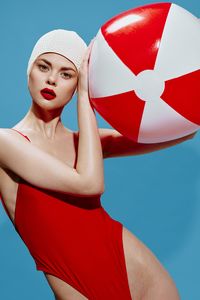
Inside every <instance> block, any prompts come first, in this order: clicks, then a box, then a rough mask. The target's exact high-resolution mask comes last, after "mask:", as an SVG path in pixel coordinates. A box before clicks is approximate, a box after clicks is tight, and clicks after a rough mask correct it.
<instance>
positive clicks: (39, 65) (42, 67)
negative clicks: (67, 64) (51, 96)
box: [38, 63, 73, 78]
mask: <svg viewBox="0 0 200 300" xmlns="http://www.w3.org/2000/svg"><path fill="white" fill-rule="evenodd" d="M38 67H39V69H42V70H46V69H48V67H47V66H45V65H43V64H40V63H38ZM61 69H63V68H61ZM65 69H70V70H72V69H71V68H65ZM62 74H65V75H66V76H64V77H65V78H71V77H72V76H73V75H72V74H70V73H67V72H63V73H62Z"/></svg>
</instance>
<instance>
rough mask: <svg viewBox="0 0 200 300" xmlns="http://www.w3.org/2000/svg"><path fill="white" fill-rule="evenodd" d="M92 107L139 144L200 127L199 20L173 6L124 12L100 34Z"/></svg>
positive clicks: (93, 71)
mask: <svg viewBox="0 0 200 300" xmlns="http://www.w3.org/2000/svg"><path fill="white" fill-rule="evenodd" d="M88 76H89V97H90V101H91V105H92V106H93V107H94V109H95V110H96V111H97V112H98V113H99V114H100V115H101V116H102V117H103V119H104V120H105V121H107V123H109V124H110V125H111V126H112V127H113V128H114V129H116V130H117V131H119V132H120V133H121V134H122V135H124V136H126V137H128V138H130V139H132V140H133V141H136V142H139V143H157V142H164V141H169V140H173V139H177V138H179V137H183V136H186V135H188V134H191V133H193V132H195V131H197V130H198V129H199V127H200V22H199V19H198V18H197V17H195V16H194V15H193V14H191V13H190V12H189V11H187V10H185V9H184V8H182V7H180V6H178V5H176V4H173V3H167V2H165V3H155V4H154V3H153V4H149V5H145V6H141V7H137V8H133V9H130V10H128V11H125V12H123V13H121V14H119V15H117V16H115V17H113V18H112V19H111V20H109V21H107V22H106V23H105V24H104V25H103V26H102V27H101V28H100V29H99V31H98V33H97V35H96V38H95V41H94V43H93V47H92V50H91V55H90V61H89V75H88Z"/></svg>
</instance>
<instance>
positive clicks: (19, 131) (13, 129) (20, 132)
mask: <svg viewBox="0 0 200 300" xmlns="http://www.w3.org/2000/svg"><path fill="white" fill-rule="evenodd" d="M11 129H12V130H15V131H17V132H18V133H20V134H21V135H22V136H24V137H25V138H26V139H27V140H29V142H30V141H31V140H30V139H29V138H28V137H27V135H24V134H23V133H21V132H20V131H18V130H17V129H14V128H11Z"/></svg>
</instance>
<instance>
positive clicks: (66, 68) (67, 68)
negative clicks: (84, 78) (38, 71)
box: [38, 58, 76, 72]
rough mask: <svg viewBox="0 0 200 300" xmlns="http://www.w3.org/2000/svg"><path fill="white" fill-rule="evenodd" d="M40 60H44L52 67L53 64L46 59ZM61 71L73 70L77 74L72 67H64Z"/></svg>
mask: <svg viewBox="0 0 200 300" xmlns="http://www.w3.org/2000/svg"><path fill="white" fill-rule="evenodd" d="M38 60H43V61H44V62H45V63H46V64H47V65H49V66H52V64H51V63H50V61H48V60H46V59H44V58H39V59H38ZM60 70H62V71H64V70H72V71H74V72H76V71H75V70H74V69H73V68H70V67H62V68H60Z"/></svg>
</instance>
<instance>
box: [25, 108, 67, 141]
mask: <svg viewBox="0 0 200 300" xmlns="http://www.w3.org/2000/svg"><path fill="white" fill-rule="evenodd" d="M62 110H63V108H62V109H61V108H59V109H57V110H49V111H47V110H44V109H42V108H41V107H38V106H36V105H35V104H33V103H32V105H31V107H30V109H29V111H28V112H27V114H26V115H25V117H24V118H23V119H22V120H21V122H20V124H19V125H20V127H21V128H29V129H31V130H32V131H34V132H37V133H39V134H40V135H41V136H42V137H43V138H46V139H49V140H54V139H55V136H56V135H57V134H60V133H62V132H64V131H66V129H65V128H64V126H63V124H62V122H61V112H62Z"/></svg>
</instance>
